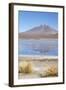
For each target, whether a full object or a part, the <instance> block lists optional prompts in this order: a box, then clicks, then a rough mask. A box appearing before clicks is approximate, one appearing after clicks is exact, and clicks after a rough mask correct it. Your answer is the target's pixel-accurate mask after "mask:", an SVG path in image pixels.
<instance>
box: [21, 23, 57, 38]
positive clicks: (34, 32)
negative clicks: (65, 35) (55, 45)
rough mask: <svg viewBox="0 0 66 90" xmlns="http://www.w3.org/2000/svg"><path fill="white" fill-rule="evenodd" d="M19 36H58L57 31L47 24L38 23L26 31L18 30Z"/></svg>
mask: <svg viewBox="0 0 66 90" xmlns="http://www.w3.org/2000/svg"><path fill="white" fill-rule="evenodd" d="M19 38H23V39H41V38H56V39H57V38H58V31H57V30H55V29H53V28H52V27H50V26H49V25H46V24H44V25H40V26H37V27H34V28H32V29H30V30H28V31H26V32H20V33H19Z"/></svg>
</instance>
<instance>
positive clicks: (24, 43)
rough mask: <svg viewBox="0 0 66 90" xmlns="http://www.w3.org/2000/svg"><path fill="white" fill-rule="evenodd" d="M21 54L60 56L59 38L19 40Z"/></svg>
mask: <svg viewBox="0 0 66 90" xmlns="http://www.w3.org/2000/svg"><path fill="white" fill-rule="evenodd" d="M18 54H19V55H48V56H58V40H57V39H40V40H37V39H35V40H34V39H33V40H31V39H30V40H25V39H24V40H22V39H20V40H19V41H18Z"/></svg>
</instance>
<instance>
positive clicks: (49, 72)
mask: <svg viewBox="0 0 66 90" xmlns="http://www.w3.org/2000/svg"><path fill="white" fill-rule="evenodd" d="M57 75H58V70H57V67H56V66H55V65H51V66H49V67H48V68H47V70H45V71H43V72H42V73H41V74H40V76H41V77H49V76H57Z"/></svg>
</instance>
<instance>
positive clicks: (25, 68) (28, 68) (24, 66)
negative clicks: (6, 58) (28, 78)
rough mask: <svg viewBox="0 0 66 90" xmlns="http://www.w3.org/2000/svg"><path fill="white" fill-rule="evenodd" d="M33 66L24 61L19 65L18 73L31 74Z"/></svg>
mask: <svg viewBox="0 0 66 90" xmlns="http://www.w3.org/2000/svg"><path fill="white" fill-rule="evenodd" d="M32 72H33V64H32V63H31V62H29V61H24V62H22V63H20V65H19V73H32Z"/></svg>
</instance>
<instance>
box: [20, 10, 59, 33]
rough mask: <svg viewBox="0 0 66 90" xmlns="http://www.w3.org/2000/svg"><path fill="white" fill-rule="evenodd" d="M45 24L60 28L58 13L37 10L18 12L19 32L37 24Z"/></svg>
mask: <svg viewBox="0 0 66 90" xmlns="http://www.w3.org/2000/svg"><path fill="white" fill-rule="evenodd" d="M44 24H47V25H49V26H51V27H52V28H54V29H56V30H58V13H55V12H35V11H19V13H18V29H19V32H25V31H27V30H29V29H31V28H33V27H35V26H39V25H44Z"/></svg>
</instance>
